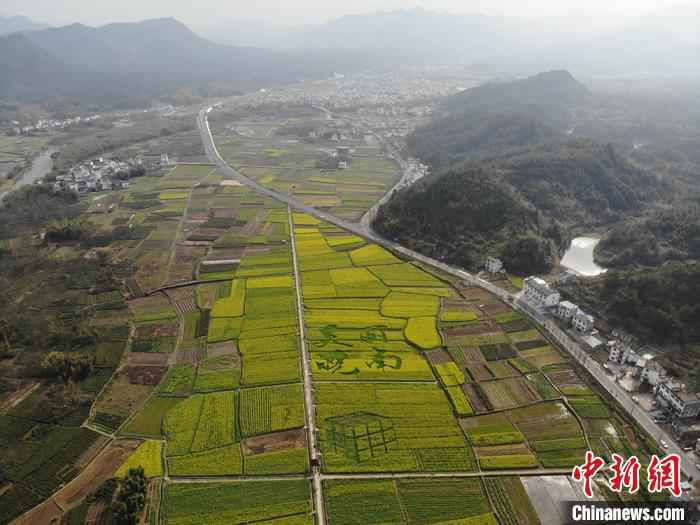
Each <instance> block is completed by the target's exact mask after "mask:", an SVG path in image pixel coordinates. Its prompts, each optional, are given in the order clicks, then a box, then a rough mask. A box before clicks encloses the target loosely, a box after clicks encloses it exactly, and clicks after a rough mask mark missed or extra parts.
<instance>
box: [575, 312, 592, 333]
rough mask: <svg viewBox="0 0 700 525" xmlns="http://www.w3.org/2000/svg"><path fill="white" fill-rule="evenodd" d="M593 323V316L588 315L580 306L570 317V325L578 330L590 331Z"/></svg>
mask: <svg viewBox="0 0 700 525" xmlns="http://www.w3.org/2000/svg"><path fill="white" fill-rule="evenodd" d="M594 324H595V319H593V316H592V315H588V314H587V313H586V312H584V311H583V310H581V309H580V308H579V309H577V310H576V313H575V314H574V316H573V317H572V318H571V325H572V326H573V327H574V328H575V329H576V330H578V331H579V332H583V333H586V332H590V331H591V330H593V325H594Z"/></svg>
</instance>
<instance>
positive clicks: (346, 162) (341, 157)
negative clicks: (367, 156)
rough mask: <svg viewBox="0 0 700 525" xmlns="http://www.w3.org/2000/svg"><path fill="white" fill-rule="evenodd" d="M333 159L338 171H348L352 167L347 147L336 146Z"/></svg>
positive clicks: (350, 155)
mask: <svg viewBox="0 0 700 525" xmlns="http://www.w3.org/2000/svg"><path fill="white" fill-rule="evenodd" d="M335 159H336V164H337V166H338V169H339V170H345V169H348V168H349V167H350V166H351V165H352V154H351V153H350V148H349V147H347V146H338V147H337V148H336V149H335Z"/></svg>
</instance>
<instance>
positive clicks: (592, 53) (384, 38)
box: [197, 7, 700, 75]
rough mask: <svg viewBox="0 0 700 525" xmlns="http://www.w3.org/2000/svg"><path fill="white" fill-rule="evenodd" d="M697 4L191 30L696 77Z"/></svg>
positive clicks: (386, 59) (385, 16)
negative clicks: (618, 14) (622, 15)
mask: <svg viewBox="0 0 700 525" xmlns="http://www.w3.org/2000/svg"><path fill="white" fill-rule="evenodd" d="M698 20H700V9H698V8H697V7H687V8H673V9H665V10H662V11H659V12H657V13H654V14H652V15H649V16H647V17H645V18H644V19H630V20H629V21H628V22H627V23H626V24H624V25H622V24H620V23H619V22H616V23H613V22H612V21H611V19H610V17H605V16H599V17H590V18H589V19H587V20H586V21H585V23H580V22H581V21H580V19H578V18H577V17H556V18H541V19H531V18H516V17H511V18H508V17H492V16H484V15H454V14H443V13H435V12H430V11H426V10H423V9H414V10H402V11H390V12H380V13H372V14H362V15H349V16H343V17H341V18H338V19H335V20H331V21H329V22H327V23H324V24H321V25H310V26H299V27H280V26H274V25H269V24H265V23H261V22H247V21H245V22H242V21H230V22H220V23H217V24H215V25H212V26H206V27H198V28H197V31H198V32H199V34H202V35H203V36H205V37H207V38H210V39H212V40H215V41H218V42H221V43H227V44H235V45H253V46H259V47H268V48H276V49H285V50H289V51H303V52H306V53H309V52H311V53H318V50H324V51H325V52H326V53H327V54H335V55H336V56H340V57H342V56H344V55H345V56H353V57H363V58H364V60H365V62H366V64H369V65H374V66H378V65H396V64H403V65H410V64H465V65H473V64H483V63H488V64H489V65H490V67H491V68H492V69H493V70H494V71H506V72H510V73H517V74H532V73H534V72H536V71H543V70H548V69H561V68H566V69H568V70H570V71H572V72H574V74H576V75H603V74H616V75H621V74H640V73H642V74H663V75H691V74H692V75H700V60H698V57H700V37H699V36H698V34H699V33H700V31H698Z"/></svg>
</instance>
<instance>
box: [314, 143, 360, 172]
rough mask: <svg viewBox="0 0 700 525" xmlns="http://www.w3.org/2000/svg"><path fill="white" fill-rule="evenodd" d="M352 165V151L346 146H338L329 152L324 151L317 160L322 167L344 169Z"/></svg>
mask: <svg viewBox="0 0 700 525" xmlns="http://www.w3.org/2000/svg"><path fill="white" fill-rule="evenodd" d="M351 165H352V151H351V150H350V148H349V147H348V146H338V147H337V148H335V151H333V152H331V153H326V152H324V153H323V154H322V156H321V158H320V159H319V161H318V166H319V167H320V168H322V169H338V170H346V169H349V168H350V166H351Z"/></svg>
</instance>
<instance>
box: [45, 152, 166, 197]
mask: <svg viewBox="0 0 700 525" xmlns="http://www.w3.org/2000/svg"><path fill="white" fill-rule="evenodd" d="M168 165H170V159H169V158H168V154H167V153H163V154H161V156H160V159H153V160H150V161H145V162H144V160H143V159H140V158H139V159H136V160H134V161H132V162H126V161H123V160H117V159H105V158H103V157H100V158H98V159H94V160H91V161H89V162H85V163H83V164H79V165H77V166H74V167H72V168H71V169H70V170H69V171H68V173H65V174H61V175H57V176H56V180H55V181H54V183H53V188H54V190H56V191H59V190H70V191H75V192H77V193H88V192H92V191H107V190H113V189H123V188H128V187H129V180H128V179H129V177H130V176H131V174H132V173H133V171H134V170H135V169H137V170H140V171H142V172H143V173H145V171H146V170H150V169H158V168H162V167H165V166H168Z"/></svg>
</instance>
